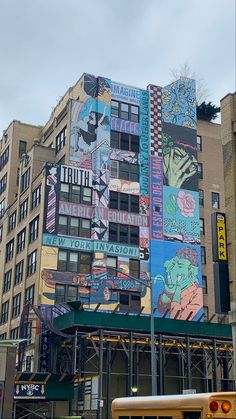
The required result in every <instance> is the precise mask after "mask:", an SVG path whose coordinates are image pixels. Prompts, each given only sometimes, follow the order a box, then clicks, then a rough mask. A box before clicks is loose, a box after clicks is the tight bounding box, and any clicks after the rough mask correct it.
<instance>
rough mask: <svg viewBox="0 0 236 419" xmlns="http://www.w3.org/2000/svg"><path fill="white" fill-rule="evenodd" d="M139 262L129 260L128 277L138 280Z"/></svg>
mask: <svg viewBox="0 0 236 419" xmlns="http://www.w3.org/2000/svg"><path fill="white" fill-rule="evenodd" d="M139 265H140V262H139V260H136V259H130V260H129V275H130V276H133V277H134V278H139V275H140V266H139Z"/></svg>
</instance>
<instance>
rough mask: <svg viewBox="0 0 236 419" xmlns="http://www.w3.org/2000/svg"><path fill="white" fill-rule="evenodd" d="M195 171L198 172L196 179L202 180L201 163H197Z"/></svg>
mask: <svg viewBox="0 0 236 419" xmlns="http://www.w3.org/2000/svg"><path fill="white" fill-rule="evenodd" d="M197 170H198V178H199V179H203V164H202V163H198V166H197Z"/></svg>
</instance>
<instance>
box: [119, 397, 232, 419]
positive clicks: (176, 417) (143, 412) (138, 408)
mask: <svg viewBox="0 0 236 419" xmlns="http://www.w3.org/2000/svg"><path fill="white" fill-rule="evenodd" d="M112 419H236V392H224V393H223V392H222V393H199V394H178V395H170V396H147V397H123V398H117V399H115V400H113V402H112Z"/></svg>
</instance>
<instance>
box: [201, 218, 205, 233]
mask: <svg viewBox="0 0 236 419" xmlns="http://www.w3.org/2000/svg"><path fill="white" fill-rule="evenodd" d="M200 233H201V234H205V223H204V218H200Z"/></svg>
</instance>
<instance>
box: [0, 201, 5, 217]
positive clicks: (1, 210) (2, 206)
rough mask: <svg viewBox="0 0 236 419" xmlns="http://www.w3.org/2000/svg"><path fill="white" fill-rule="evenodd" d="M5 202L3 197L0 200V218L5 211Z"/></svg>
mask: <svg viewBox="0 0 236 419" xmlns="http://www.w3.org/2000/svg"><path fill="white" fill-rule="evenodd" d="M5 204H6V200H5V198H4V199H3V200H2V201H1V202H0V218H2V217H3V215H4V213H5Z"/></svg>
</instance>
